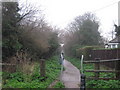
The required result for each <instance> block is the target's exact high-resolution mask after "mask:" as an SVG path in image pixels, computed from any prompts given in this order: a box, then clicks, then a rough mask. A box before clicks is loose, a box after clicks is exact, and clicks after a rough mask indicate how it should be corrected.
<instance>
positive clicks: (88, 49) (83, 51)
mask: <svg viewBox="0 0 120 90" xmlns="http://www.w3.org/2000/svg"><path fill="white" fill-rule="evenodd" d="M95 48H99V47H97V46H84V47H82V48H78V49H77V50H76V54H77V55H76V56H77V57H81V56H82V55H84V60H91V59H92V57H91V54H92V50H93V49H95Z"/></svg>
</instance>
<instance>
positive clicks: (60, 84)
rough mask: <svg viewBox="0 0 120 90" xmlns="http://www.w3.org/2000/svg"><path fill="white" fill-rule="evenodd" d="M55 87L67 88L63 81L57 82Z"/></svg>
mask: <svg viewBox="0 0 120 90" xmlns="http://www.w3.org/2000/svg"><path fill="white" fill-rule="evenodd" d="M53 88H65V86H64V84H63V83H62V82H60V81H59V82H57V83H56V84H55V86H54V87H53Z"/></svg>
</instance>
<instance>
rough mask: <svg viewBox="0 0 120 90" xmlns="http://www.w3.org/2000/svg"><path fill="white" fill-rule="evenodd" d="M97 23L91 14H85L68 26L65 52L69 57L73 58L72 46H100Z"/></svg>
mask: <svg viewBox="0 0 120 90" xmlns="http://www.w3.org/2000/svg"><path fill="white" fill-rule="evenodd" d="M98 29H99V22H98V21H97V20H96V17H95V15H93V14H91V13H85V14H84V15H82V16H78V17H76V18H75V19H74V21H73V22H72V23H71V24H70V25H69V28H68V30H69V31H70V32H69V33H68V34H66V41H65V46H64V47H65V50H67V51H66V52H67V53H69V52H72V53H69V54H68V55H69V56H75V53H74V52H75V47H74V45H79V46H81V47H82V46H95V45H101V44H102V38H101V36H100V33H99V31H98Z"/></svg>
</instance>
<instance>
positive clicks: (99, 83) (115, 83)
mask: <svg viewBox="0 0 120 90" xmlns="http://www.w3.org/2000/svg"><path fill="white" fill-rule="evenodd" d="M67 60H69V61H70V62H71V63H72V64H74V65H75V66H76V67H77V68H78V69H80V59H75V58H68V57H67ZM86 69H94V66H93V64H84V70H86ZM84 73H85V75H86V78H87V77H91V76H94V73H91V72H84ZM114 76H115V74H114V73H101V74H100V77H107V78H108V77H109V78H112V77H114ZM86 87H87V88H120V81H119V80H109V81H106V80H87V79H86Z"/></svg>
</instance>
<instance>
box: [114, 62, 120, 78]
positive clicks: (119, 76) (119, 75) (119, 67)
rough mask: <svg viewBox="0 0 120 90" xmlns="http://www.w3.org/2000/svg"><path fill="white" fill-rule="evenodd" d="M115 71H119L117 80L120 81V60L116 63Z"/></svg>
mask: <svg viewBox="0 0 120 90" xmlns="http://www.w3.org/2000/svg"><path fill="white" fill-rule="evenodd" d="M115 70H116V71H119V72H116V78H117V79H120V60H119V61H116V67H115Z"/></svg>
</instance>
